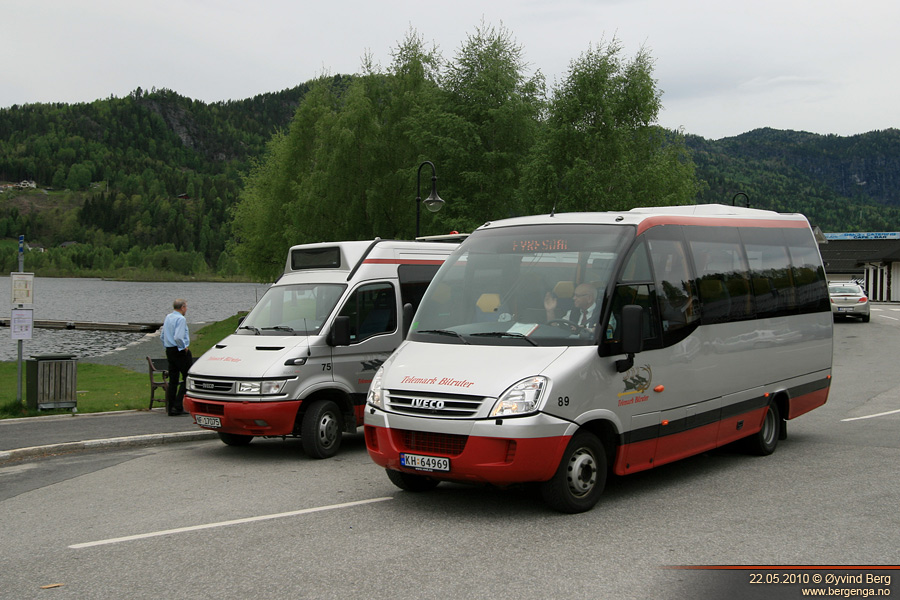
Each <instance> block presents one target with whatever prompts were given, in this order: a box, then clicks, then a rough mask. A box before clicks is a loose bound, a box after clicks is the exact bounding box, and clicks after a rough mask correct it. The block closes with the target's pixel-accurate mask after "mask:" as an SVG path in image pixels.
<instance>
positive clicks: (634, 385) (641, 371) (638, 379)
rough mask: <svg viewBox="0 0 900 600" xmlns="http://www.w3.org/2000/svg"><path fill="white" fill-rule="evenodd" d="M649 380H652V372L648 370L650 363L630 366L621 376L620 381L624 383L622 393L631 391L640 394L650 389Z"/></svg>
mask: <svg viewBox="0 0 900 600" xmlns="http://www.w3.org/2000/svg"><path fill="white" fill-rule="evenodd" d="M651 381H653V372H652V371H651V370H650V365H644V366H643V367H631V368H630V369H629V370H628V371H627V372H626V373H625V376H624V377H622V382H623V383H624V384H625V390H624V392H623V394H629V393H632V392H633V393H636V394H641V393H643V392H645V391H647V390H648V389H650V382H651ZM620 395H621V394H620Z"/></svg>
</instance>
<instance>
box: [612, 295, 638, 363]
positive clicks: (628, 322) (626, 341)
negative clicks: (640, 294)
mask: <svg viewBox="0 0 900 600" xmlns="http://www.w3.org/2000/svg"><path fill="white" fill-rule="evenodd" d="M620 331H621V332H622V334H621V335H622V352H624V353H625V354H626V355H627V356H626V358H623V359H621V360H617V361H616V371H618V372H619V373H624V372H625V371H627V370H628V369H630V368H631V367H633V366H634V355H635V354H637V353H638V352H640V351H641V350H643V349H644V308H643V307H642V306H639V305H637V304H629V305H627V306H623V307H622V327H621V329H620Z"/></svg>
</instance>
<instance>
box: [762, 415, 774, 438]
mask: <svg viewBox="0 0 900 600" xmlns="http://www.w3.org/2000/svg"><path fill="white" fill-rule="evenodd" d="M762 440H763V443H764V444H765V445H766V446H771V445H772V443H773V442H774V441H775V411H773V410H772V407H769V408H768V409H767V410H766V420H765V421H763V428H762Z"/></svg>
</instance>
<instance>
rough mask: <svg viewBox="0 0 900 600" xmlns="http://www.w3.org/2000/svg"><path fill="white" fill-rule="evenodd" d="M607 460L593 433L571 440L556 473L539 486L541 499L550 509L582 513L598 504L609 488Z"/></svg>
mask: <svg viewBox="0 0 900 600" xmlns="http://www.w3.org/2000/svg"><path fill="white" fill-rule="evenodd" d="M606 475H607V459H606V450H604V448H603V444H602V443H600V440H599V439H597V436H595V435H594V434H592V433H589V432H587V431H580V432H578V433H576V434H575V435H574V436H572V439H571V440H570V441H569V445H568V446H566V451H565V452H564V453H563V456H562V459H561V460H560V462H559V467H558V468H557V469H556V473H555V474H554V475H553V477H552V478H551V479H550V480H549V481H545V482H544V483H542V484H541V485H540V490H541V496H542V497H543V499H544V502H546V503H547V504H548V505H549V506H550V507H551V508H553V509H554V510H558V511H559V512H563V513H569V514H574V513H580V512H585V511H587V510H590V509H592V508H593V507H594V505H595V504H597V501H598V500H599V499H600V495H601V494H602V493H603V488H604V486H605V485H606Z"/></svg>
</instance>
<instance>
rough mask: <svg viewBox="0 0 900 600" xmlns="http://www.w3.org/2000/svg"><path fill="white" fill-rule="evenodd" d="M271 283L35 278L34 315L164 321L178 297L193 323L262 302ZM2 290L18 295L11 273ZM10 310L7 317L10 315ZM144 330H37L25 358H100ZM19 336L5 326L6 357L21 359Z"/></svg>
mask: <svg viewBox="0 0 900 600" xmlns="http://www.w3.org/2000/svg"><path fill="white" fill-rule="evenodd" d="M268 287H269V285H268V284H254V283H209V282H177V283H171V282H163V283H157V282H129V281H106V280H103V279H81V278H74V279H57V278H43V277H35V278H34V305H33V306H32V308H33V309H34V319H35V320H53V321H91V322H106V323H162V322H163V319H165V318H166V315H167V314H169V313H170V312H172V301H173V300H175V298H184V299H185V300H187V303H188V310H187V315H185V316H186V318H187V320H188V323H189V324H197V323H209V322H214V321H221V320H222V319H225V318H227V317H230V316H232V315H234V314H236V313H238V312H239V311H247V310H250V309H251V308H253V307H254V306H255V305H256V302H257V301H258V300H259V299H260V298H261V297H262V295H263V294H264V293H265V291H266V290H267V289H268ZM0 294H6V297H7V298H8V299H10V301H11V298H12V288H11V283H10V278H9V277H0ZM9 315H10V313H9V312H7V313H6V314H5V317H7V318H8V317H9ZM145 335H147V334H144V333H123V332H108V331H89V330H65V329H63V330H59V329H40V328H34V329H33V338H32V339H30V340H24V343H23V350H22V356H23V357H24V358H28V357H29V356H31V355H32V354H57V353H66V354H74V355H75V356H76V357H78V358H87V357H91V356H99V355H102V354H106V353H108V352H111V351H113V350H115V348H117V347H121V346H125V345H127V344H129V343H132V342H134V341H138V340H140V339H142V338H143V337H144V336H145ZM17 353H18V343H17V340H13V339H12V336H11V333H10V330H9V328H8V327H0V360H3V361H9V360H16V357H17Z"/></svg>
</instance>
